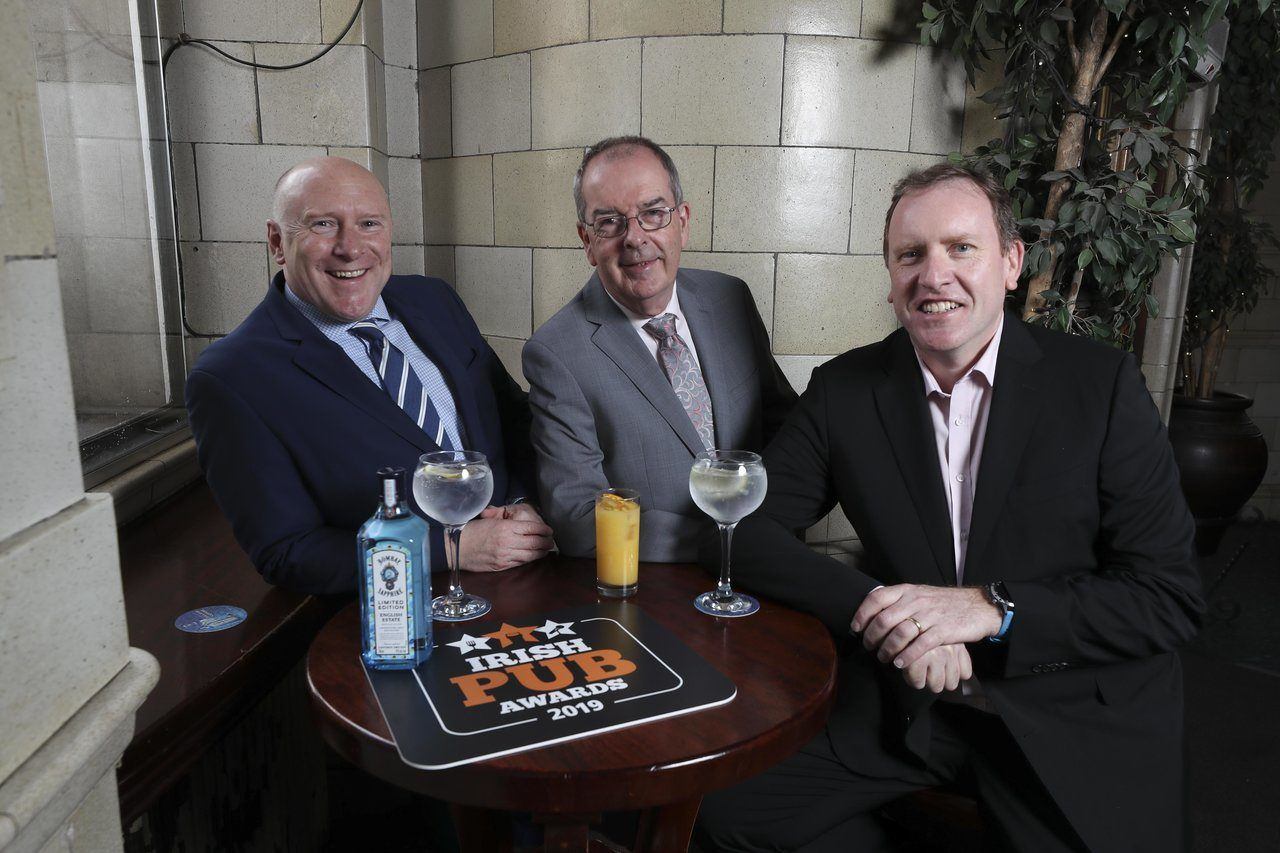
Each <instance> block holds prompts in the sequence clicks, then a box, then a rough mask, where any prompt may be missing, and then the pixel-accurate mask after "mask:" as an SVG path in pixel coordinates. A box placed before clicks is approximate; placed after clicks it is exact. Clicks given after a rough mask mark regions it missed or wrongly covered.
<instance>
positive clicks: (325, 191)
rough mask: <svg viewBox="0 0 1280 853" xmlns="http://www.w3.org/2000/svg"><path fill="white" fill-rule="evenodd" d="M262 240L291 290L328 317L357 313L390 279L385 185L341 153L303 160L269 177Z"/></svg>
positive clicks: (351, 317)
mask: <svg viewBox="0 0 1280 853" xmlns="http://www.w3.org/2000/svg"><path fill="white" fill-rule="evenodd" d="M267 244H268V245H269V246H270V248H271V257H272V258H273V259H274V260H275V262H276V263H277V264H279V265H280V267H281V268H282V269H283V270H284V279H285V284H286V285H287V286H288V288H289V290H291V291H292V292H293V293H294V295H296V296H298V297H299V298H300V299H302V300H303V301H305V302H308V303H310V304H311V305H313V306H314V307H316V308H318V309H319V310H321V311H322V312H324V313H325V314H327V315H328V316H330V317H333V318H335V319H338V320H343V321H347V322H350V321H354V320H359V319H362V318H363V317H366V316H367V315H368V313H369V312H370V311H371V310H372V309H373V306H374V304H375V303H376V302H377V299H378V296H379V294H381V292H382V288H383V286H384V285H385V284H386V283H387V279H389V278H390V277H391V207H390V204H389V203H388V201H387V191H386V190H385V189H383V187H382V184H381V183H379V181H378V179H377V178H375V177H374V176H373V173H372V172H370V171H369V170H368V169H366V168H364V167H363V166H361V165H359V164H358V163H353V162H352V161H350V160H346V159H344V158H342V157H316V158H313V159H311V160H304V161H302V162H301V163H299V164H298V165H296V166H294V167H293V168H292V169H290V170H289V171H287V172H285V173H284V174H283V175H281V176H280V180H278V181H276V188H275V197H274V199H273V203H272V213H271V219H270V220H269V221H268V222H267Z"/></svg>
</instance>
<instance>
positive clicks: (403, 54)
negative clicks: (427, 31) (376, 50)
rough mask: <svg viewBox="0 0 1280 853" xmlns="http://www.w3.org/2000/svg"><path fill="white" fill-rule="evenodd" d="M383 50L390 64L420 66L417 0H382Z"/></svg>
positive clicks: (407, 66) (410, 66)
mask: <svg viewBox="0 0 1280 853" xmlns="http://www.w3.org/2000/svg"><path fill="white" fill-rule="evenodd" d="M382 51H383V53H382V59H383V61H385V62H386V63H387V64H388V65H395V66H398V67H400V68H417V67H418V3H417V0H382Z"/></svg>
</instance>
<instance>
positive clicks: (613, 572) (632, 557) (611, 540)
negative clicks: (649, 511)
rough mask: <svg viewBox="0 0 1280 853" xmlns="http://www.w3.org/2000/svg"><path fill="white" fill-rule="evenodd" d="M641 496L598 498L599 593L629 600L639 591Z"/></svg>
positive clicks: (619, 492)
mask: <svg viewBox="0 0 1280 853" xmlns="http://www.w3.org/2000/svg"><path fill="white" fill-rule="evenodd" d="M639 573H640V493H639V492H637V491H635V490H633V489H605V490H604V491H603V492H601V493H600V494H599V495H597V496H596V589H597V590H598V591H599V592H600V594H601V595H607V596H609V597H610V598H626V597H627V596H628V595H631V594H632V593H634V592H635V591H636V589H637V588H638V587H639V583H638V581H639Z"/></svg>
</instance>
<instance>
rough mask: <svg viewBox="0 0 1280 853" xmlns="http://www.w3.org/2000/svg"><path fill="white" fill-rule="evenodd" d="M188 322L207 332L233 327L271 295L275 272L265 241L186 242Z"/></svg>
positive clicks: (220, 331)
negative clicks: (268, 291)
mask: <svg viewBox="0 0 1280 853" xmlns="http://www.w3.org/2000/svg"><path fill="white" fill-rule="evenodd" d="M182 270H183V276H184V279H185V283H186V295H187V323H188V324H190V326H191V328H193V329H195V330H196V332H198V333H200V334H204V335H225V334H227V333H229V332H230V331H232V330H233V329H234V328H235V327H236V326H238V325H240V322H241V321H242V320H244V318H245V317H247V316H249V312H250V311H252V310H253V309H254V308H256V307H257V306H258V303H259V302H261V301H262V298H263V297H264V296H266V295H267V283H268V281H269V280H270V278H271V275H272V273H273V272H274V268H273V265H272V263H271V258H270V256H269V255H268V252H267V248H266V244H265V243H183V244H182Z"/></svg>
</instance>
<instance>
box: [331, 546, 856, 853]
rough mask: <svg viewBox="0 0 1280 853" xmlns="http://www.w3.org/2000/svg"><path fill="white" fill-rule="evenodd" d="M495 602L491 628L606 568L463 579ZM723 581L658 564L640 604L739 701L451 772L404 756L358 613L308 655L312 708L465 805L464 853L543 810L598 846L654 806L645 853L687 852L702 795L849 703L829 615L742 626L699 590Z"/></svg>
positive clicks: (374, 754) (400, 775)
mask: <svg viewBox="0 0 1280 853" xmlns="http://www.w3.org/2000/svg"><path fill="white" fill-rule="evenodd" d="M463 585H464V586H465V587H466V589H467V591H468V592H474V593H477V594H480V595H483V596H485V597H486V598H488V599H489V600H490V601H492V602H493V605H494V607H493V612H492V613H490V614H489V615H488V616H486V617H484V618H483V619H482V620H481V621H490V620H495V619H503V620H506V619H508V618H510V617H516V616H521V615H525V614H533V613H538V612H545V611H551V610H556V609H560V608H564V607H570V606H575V605H583V604H592V603H594V602H596V601H597V600H600V599H598V598H597V594H596V590H595V564H594V562H593V561H587V560H569V559H563V558H559V557H554V556H553V557H548V558H546V559H543V560H539V561H538V562H536V563H532V564H530V565H527V566H523V567H520V568H517V569H512V570H511V571H507V572H502V573H496V574H471V573H468V574H466V575H465V576H464V577H463ZM713 586H714V581H713V580H712V579H711V578H710V577H708V576H707V575H706V574H705V573H704V572H702V571H701V570H699V569H698V568H697V567H695V566H688V565H671V564H646V565H642V566H641V567H640V591H639V592H638V593H637V594H636V595H635V596H633V597H632V598H631V599H629V601H630V602H632V603H633V604H635V605H638V606H639V607H640V608H641V609H642V610H643V611H644V612H645V613H646V614H647V615H648V616H649V617H650V618H651V619H653V620H654V621H656V622H658V623H660V624H661V625H662V626H663V627H665V628H666V629H667V630H669V631H670V632H672V633H673V634H675V635H676V636H677V637H678V638H679V639H680V640H681V641H683V642H684V643H685V644H686V645H688V646H689V647H690V648H692V649H693V650H694V651H696V652H697V653H698V654H699V655H701V656H702V657H703V658H705V659H706V660H707V661H708V662H709V663H710V664H711V665H712V666H714V667H715V668H716V669H718V670H720V672H722V673H723V674H724V675H726V676H728V678H729V679H730V680H732V681H733V682H734V684H735V685H737V689H738V693H737V696H736V697H735V698H734V699H733V701H731V702H729V703H728V704H725V705H720V706H718V707H714V708H709V709H706V710H702V711H696V712H693V713H689V714H685V715H682V716H677V717H672V718H669V719H665V720H658V721H655V722H650V723H644V724H641V725H637V726H632V727H629V728H625V729H621V730H617V731H611V732H605V733H603V734H599V735H593V736H591V737H585V738H581V739H578V740H572V741H568V742H566V743H560V744H555V745H552V746H547V747H542V748H539V749H532V750H529V751H526V752H521V753H516V754H514V755H507V756H503V757H501V758H496V759H490V760H487V761H481V762H477V763H473V764H466V765H462V766H459V767H453V768H449V769H446V770H419V769H416V768H414V767H411V766H409V765H407V764H405V763H404V762H403V761H401V759H400V756H399V755H398V753H397V752H396V747H395V743H394V741H393V740H392V738H391V734H390V732H389V731H388V729H387V725H386V722H385V721H384V720H383V717H382V714H381V712H380V711H379V709H378V705H377V702H376V700H375V698H374V694H373V690H372V688H371V687H370V686H369V683H368V680H367V679H366V678H365V674H364V670H363V668H362V667H361V664H360V657H359V651H360V648H359V636H360V633H359V613H358V608H357V606H356V605H354V604H352V605H351V606H349V607H347V608H345V609H344V610H342V611H341V612H339V613H338V614H337V615H336V616H335V617H334V618H333V619H332V620H331V621H330V622H329V623H328V624H327V625H326V626H325V627H324V629H323V630H322V631H321V632H320V634H319V635H318V636H317V637H316V639H315V641H314V642H313V643H312V645H311V649H310V651H309V653H308V655H307V682H308V685H309V689H310V693H311V699H312V707H313V709H314V711H315V717H316V720H317V723H318V725H319V727H320V730H321V733H322V734H323V736H324V738H325V740H326V741H327V742H328V743H329V744H330V745H331V746H332V747H333V748H334V749H335V750H337V752H338V753H339V754H341V755H343V756H344V757H346V758H347V759H348V760H350V761H351V762H352V763H354V764H356V765H357V766H359V767H361V768H363V769H364V770H366V771H368V772H370V773H372V774H374V775H375V776H378V777H380V778H382V779H384V780H386V781H388V782H391V783H392V784H395V785H398V786H401V787H403V788H407V789H410V790H413V791H419V792H422V793H425V794H428V795H430V796H433V797H436V798H438V799H441V800H445V801H447V802H449V803H452V804H454V817H455V821H456V822H457V829H458V834H459V841H460V842H461V844H462V846H463V849H464V850H483V851H491V850H500V849H503V847H504V846H506V845H508V844H509V840H507V839H505V838H504V835H505V833H506V830H507V829H508V827H509V821H507V820H505V819H503V818H502V817H501V816H499V815H495V814H490V813H489V812H490V810H504V811H521V812H531V813H533V814H534V816H535V820H536V821H537V822H539V823H542V824H544V825H545V829H546V832H545V838H546V846H547V849H552V850H580V851H585V850H586V849H587V845H588V842H587V837H588V832H587V830H588V827H589V826H590V825H591V824H592V823H595V822H597V821H598V820H599V819H600V815H601V813H602V812H606V811H621V810H640V811H641V812H642V814H641V819H640V823H639V832H638V835H637V839H636V842H635V846H634V849H635V850H655V851H656V850H684V849H685V848H686V847H687V845H688V841H689V836H690V833H691V831H692V828H693V821H694V818H695V817H696V816H697V812H698V806H699V804H700V803H701V801H702V795H703V794H704V793H706V792H708V791H712V790H716V789H718V788H724V787H727V786H729V785H732V784H734V783H735V782H739V781H741V780H743V779H746V778H748V777H750V776H753V775H755V774H757V773H759V772H761V771H763V770H764V769H766V768H767V767H769V766H770V765H772V764H775V763H776V762H778V761H779V760H781V759H782V758H784V757H785V756H787V755H788V754H790V753H791V752H793V751H795V750H796V749H797V748H798V747H800V746H801V745H802V744H804V743H805V742H806V741H808V740H809V739H810V738H812V737H814V736H815V735H816V734H817V733H818V732H819V731H821V729H822V726H823V724H824V722H825V721H826V718H827V713H828V711H829V710H830V708H831V704H832V702H833V699H834V695H835V647H834V645H833V643H832V640H831V636H830V634H829V633H828V632H827V630H826V628H825V627H823V625H822V624H821V623H820V622H818V621H817V620H816V619H814V618H812V617H809V616H806V615H804V614H801V613H798V612H796V611H794V610H790V609H788V608H786V607H783V606H782V605H779V604H775V603H774V602H771V601H769V600H763V601H761V609H760V612H759V613H756V614H755V615H752V616H748V617H745V618H740V619H723V618H713V617H709V616H704V615H703V614H701V613H699V612H698V611H696V610H694V607H693V599H694V596H695V595H697V594H698V593H700V592H704V591H706V590H707V589H710V588H712V587H713Z"/></svg>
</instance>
